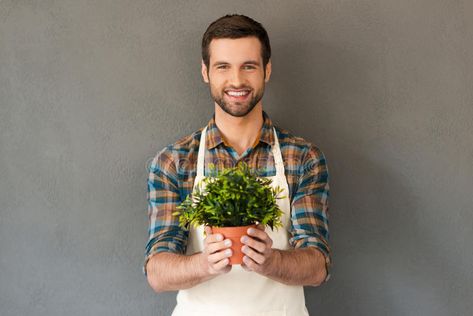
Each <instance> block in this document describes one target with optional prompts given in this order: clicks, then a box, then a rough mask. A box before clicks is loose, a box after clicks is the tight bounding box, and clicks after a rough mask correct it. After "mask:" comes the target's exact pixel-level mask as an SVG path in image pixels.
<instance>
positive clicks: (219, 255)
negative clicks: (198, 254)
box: [207, 249, 232, 264]
mask: <svg viewBox="0 0 473 316" xmlns="http://www.w3.org/2000/svg"><path fill="white" fill-rule="evenodd" d="M231 255H232V250H231V249H225V250H223V251H217V252H215V253H213V254H211V255H209V256H208V257H207V261H208V262H209V263H210V264H215V263H216V262H219V261H220V260H223V259H225V258H228V257H230V256H231Z"/></svg>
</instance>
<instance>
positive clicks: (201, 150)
mask: <svg viewBox="0 0 473 316" xmlns="http://www.w3.org/2000/svg"><path fill="white" fill-rule="evenodd" d="M206 134H207V126H206V127H205V128H204V129H203V130H202V134H201V135H200V144H199V155H198V156H197V177H199V176H200V177H203V176H204V162H205V135H206Z"/></svg>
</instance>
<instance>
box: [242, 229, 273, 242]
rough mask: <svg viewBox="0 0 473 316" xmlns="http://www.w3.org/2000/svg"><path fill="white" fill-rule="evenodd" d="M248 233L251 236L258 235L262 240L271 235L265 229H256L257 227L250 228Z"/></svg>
mask: <svg viewBox="0 0 473 316" xmlns="http://www.w3.org/2000/svg"><path fill="white" fill-rule="evenodd" d="M247 233H248V235H249V236H251V237H256V238H258V239H261V240H262V241H267V240H268V238H269V236H268V234H266V233H265V232H264V231H263V230H260V229H255V228H248V230H247Z"/></svg>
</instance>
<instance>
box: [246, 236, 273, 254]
mask: <svg viewBox="0 0 473 316" xmlns="http://www.w3.org/2000/svg"><path fill="white" fill-rule="evenodd" d="M245 237H247V238H246V239H245ZM241 242H242V243H244V244H245V245H248V246H250V247H251V248H253V249H255V250H256V251H258V252H261V253H264V252H265V251H266V248H267V247H268V246H267V245H266V244H265V243H264V242H261V241H258V240H256V239H253V238H251V237H248V236H242V237H241Z"/></svg>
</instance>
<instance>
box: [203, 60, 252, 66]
mask: <svg viewBox="0 0 473 316" xmlns="http://www.w3.org/2000/svg"><path fill="white" fill-rule="evenodd" d="M219 65H230V63H228V62H226V61H216V62H214V63H213V65H212V66H213V67H215V66H219ZM243 65H255V66H259V65H260V63H259V62H258V61H256V60H247V61H245V62H244V63H243Z"/></svg>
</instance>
